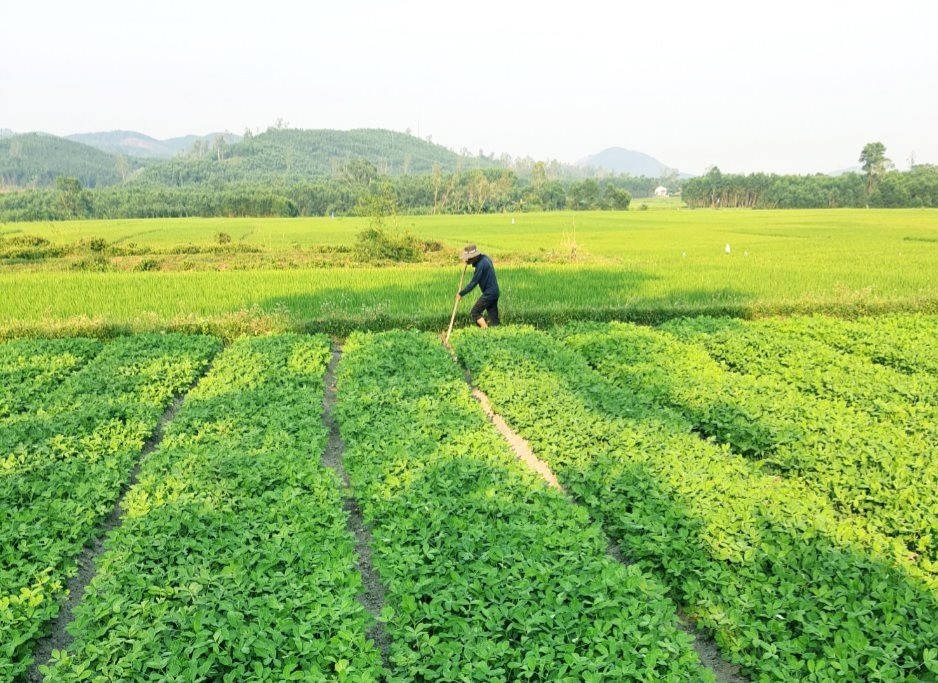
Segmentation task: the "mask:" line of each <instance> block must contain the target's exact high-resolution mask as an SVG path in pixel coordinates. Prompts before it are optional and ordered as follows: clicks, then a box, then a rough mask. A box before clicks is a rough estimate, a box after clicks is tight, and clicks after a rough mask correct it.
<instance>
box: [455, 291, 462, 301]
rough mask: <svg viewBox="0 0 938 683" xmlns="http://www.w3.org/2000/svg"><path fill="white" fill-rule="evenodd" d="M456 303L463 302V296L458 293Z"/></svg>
mask: <svg viewBox="0 0 938 683" xmlns="http://www.w3.org/2000/svg"><path fill="white" fill-rule="evenodd" d="M456 301H462V294H460V293H459V292H456Z"/></svg>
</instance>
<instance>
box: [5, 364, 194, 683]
mask: <svg viewBox="0 0 938 683" xmlns="http://www.w3.org/2000/svg"><path fill="white" fill-rule="evenodd" d="M211 369H212V363H211V361H209V362H208V363H206V365H205V367H204V368H203V369H202V371H201V372H200V373H199V374H198V376H197V377H196V378H195V379H194V380H192V382H191V383H190V384H189V386H188V387H186V388H185V389H184V390H183V391H181V392H179V393H178V394H177V395H176V396H175V397H174V398H173V400H172V402H171V403H170V404H169V407H168V408H166V410H165V411H163V414H162V415H161V416H160V419H159V422H157V425H156V428H155V429H154V430H153V433H152V434H151V435H150V437H149V438H148V439H147V440H146V441H145V442H144V444H143V448H141V449H140V454H139V455H138V456H137V457H136V459H135V460H134V464H133V467H132V468H131V470H130V476H129V477H128V478H127V481H125V482H124V484H123V485H122V486H121V489H120V493H119V494H118V496H117V499H116V500H115V501H114V505H113V506H112V507H111V511H110V512H108V514H107V516H105V518H104V519H103V520H102V521H101V523H100V524H99V525H98V527H97V529H96V530H95V534H94V537H93V538H92V540H91V541H90V545H88V544H86V545H85V547H84V548H83V549H82V551H81V554H80V555H79V556H78V571H77V573H76V574H75V575H74V576H72V577H71V578H70V579H69V580H68V581H67V582H66V584H65V586H66V589H67V590H68V598H67V599H66V600H65V602H64V603H62V604H61V606H60V608H59V613H58V615H57V616H56V617H55V619H54V620H53V621H52V623H51V628H50V631H49V633H48V634H47V635H45V636H43V637H42V638H41V639H39V641H38V642H37V643H36V647H35V648H34V649H33V663H32V664H31V665H30V667H29V669H28V670H27V671H26V673H25V674H24V675H23V680H24V681H28V682H29V683H37V682H38V681H42V680H44V675H43V674H42V673H41V672H40V671H39V667H40V666H46V665H48V663H49V660H50V659H51V658H52V652H53V651H55V650H64V649H65V648H66V647H68V645H69V644H70V643H71V642H72V637H71V636H70V635H69V633H68V631H67V630H66V629H67V628H68V625H69V624H70V623H71V622H72V619H73V615H72V610H73V609H74V608H75V606H76V605H77V604H78V603H80V602H81V599H82V597H84V594H85V590H86V589H87V587H88V584H89V583H91V581H92V579H94V577H95V574H96V571H95V562H96V561H97V559H98V556H99V555H101V554H102V553H103V552H104V540H105V538H106V537H107V535H108V534H109V533H110V532H111V530H113V529H115V528H117V527H119V526H120V525H121V521H122V519H123V510H122V507H121V506H122V505H123V503H124V498H125V497H126V496H127V493H128V491H130V489H131V488H133V486H134V485H135V484H136V483H137V477H138V476H139V474H140V467H141V466H142V465H143V462H144V461H145V460H146V459H147V456H149V455H150V454H151V453H152V452H153V451H155V450H156V449H157V447H158V446H159V445H160V443H162V441H163V437H164V436H165V434H166V426H167V425H168V424H169V423H170V422H172V421H173V419H174V418H175V417H176V413H178V412H179V408H180V407H181V406H182V403H183V401H185V399H186V396H188V395H189V392H190V391H192V389H193V388H195V386H196V385H197V384H198V383H199V382H200V381H201V380H202V378H204V377H205V376H206V375H207V374H208V373H209V372H210V371H211Z"/></svg>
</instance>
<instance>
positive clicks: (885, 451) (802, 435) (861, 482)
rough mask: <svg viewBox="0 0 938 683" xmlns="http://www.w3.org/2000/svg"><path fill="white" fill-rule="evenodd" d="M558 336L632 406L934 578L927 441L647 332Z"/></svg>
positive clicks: (934, 489) (933, 486)
mask: <svg viewBox="0 0 938 683" xmlns="http://www.w3.org/2000/svg"><path fill="white" fill-rule="evenodd" d="M558 334H559V336H561V337H562V338H563V339H564V342H565V343H566V344H567V345H568V346H570V347H571V348H574V349H576V350H577V351H578V353H580V354H581V355H582V356H583V357H584V358H585V359H586V360H587V361H588V362H589V364H590V366H592V367H593V368H594V369H596V370H597V371H598V372H599V373H600V374H601V375H603V376H604V377H606V378H607V379H608V380H609V381H610V382H612V383H613V384H615V385H616V386H618V387H621V388H623V389H626V390H628V391H629V392H631V393H632V394H633V395H634V397H635V400H645V401H647V402H648V403H649V405H650V406H651V409H652V410H653V409H654V408H657V407H660V406H667V407H669V408H672V409H674V410H676V411H678V412H679V413H680V414H681V416H682V417H683V418H684V419H686V421H687V425H686V428H687V429H688V430H691V429H694V430H697V431H699V432H702V433H703V434H705V435H707V436H708V437H711V438H712V439H714V440H716V441H718V442H721V443H727V444H729V445H730V446H731V447H732V448H733V450H734V451H736V452H738V453H742V454H743V455H746V456H749V457H753V458H757V459H761V460H762V462H764V463H766V464H768V465H770V466H771V469H770V471H773V472H777V473H782V474H792V475H797V476H799V477H801V479H802V480H803V481H804V482H805V483H806V484H807V485H808V486H809V487H810V488H812V489H813V490H815V491H816V492H818V493H819V494H821V495H824V496H827V497H828V498H829V499H830V500H831V501H832V502H833V503H834V505H835V507H836V508H837V509H838V510H839V511H842V512H845V513H846V514H848V515H858V516H862V517H864V518H865V520H866V521H867V522H868V523H869V525H870V528H871V529H875V530H877V531H879V532H881V533H883V534H885V535H887V536H896V537H898V538H901V539H903V541H904V542H905V543H906V544H907V546H908V548H909V550H910V552H911V553H913V554H914V555H913V559H914V557H915V556H917V555H921V556H922V558H921V565H922V569H923V571H926V572H928V573H930V574H931V575H933V576H936V577H938V538H933V537H932V535H933V534H935V531H936V529H938V467H936V464H938V458H934V457H933V456H932V451H933V450H934V448H935V445H934V443H932V442H930V441H929V440H928V439H925V438H923V437H922V436H921V435H915V434H912V435H910V434H908V433H906V432H905V431H904V430H902V429H900V428H899V427H896V426H895V425H893V424H891V423H889V422H883V421H881V420H878V419H876V418H873V417H871V416H869V415H868V414H866V413H864V412H862V411H858V410H855V409H853V408H851V407H849V406H847V405H845V404H844V403H843V402H841V401H835V400H826V399H821V398H817V397H816V396H812V395H810V394H805V393H803V392H801V391H798V390H797V389H794V388H792V387H791V386H789V385H788V384H787V383H785V382H783V381H782V380H781V379H779V378H778V377H777V376H774V375H742V374H737V373H734V372H730V371H728V370H727V369H726V368H724V367H723V366H722V365H720V364H719V363H717V362H715V361H714V360H713V359H712V358H710V356H709V355H708V354H707V352H706V351H705V350H704V349H702V348H700V347H698V346H695V345H690V344H685V343H682V342H680V341H678V340H676V339H674V338H673V337H671V336H670V335H667V334H665V333H663V332H659V331H656V330H653V329H649V328H642V327H637V326H634V325H623V324H617V323H613V324H612V325H592V326H588V327H587V326H572V327H568V328H565V329H563V330H560V331H559V332H558ZM675 421H676V422H679V421H680V420H679V419H676V418H675Z"/></svg>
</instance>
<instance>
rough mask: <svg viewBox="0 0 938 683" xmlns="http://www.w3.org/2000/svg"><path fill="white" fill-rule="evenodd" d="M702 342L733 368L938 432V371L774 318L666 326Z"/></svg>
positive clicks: (699, 320)
mask: <svg viewBox="0 0 938 683" xmlns="http://www.w3.org/2000/svg"><path fill="white" fill-rule="evenodd" d="M660 329H662V330H664V331H666V332H668V333H670V334H673V335H674V336H675V337H677V338H679V339H682V340H684V341H689V342H694V343H698V344H701V345H702V346H703V347H704V348H706V349H707V352H708V353H709V354H710V355H711V356H712V357H713V358H714V359H716V360H718V361H720V362H721V363H723V364H725V365H726V366H727V367H728V368H730V369H731V370H733V371H736V372H740V373H745V374H769V375H774V376H776V377H778V378H780V379H781V380H782V381H784V382H787V383H790V384H791V385H792V386H794V387H796V388H797V389H799V390H801V391H804V392H807V393H810V394H813V395H815V396H818V397H820V398H827V399H835V400H841V401H844V402H845V403H847V404H848V405H851V406H853V407H854V408H856V409H857V410H862V411H864V412H867V413H869V414H871V415H874V416H876V417H879V418H882V419H884V420H889V421H892V422H894V423H895V424H897V425H899V426H900V427H902V428H903V429H905V430H907V431H908V432H909V433H918V434H922V435H924V436H925V437H927V438H930V439H934V438H935V437H936V435H938V377H936V376H932V375H929V374H927V373H912V374H909V373H904V372H901V371H899V370H895V369H893V368H891V367H886V366H884V365H878V364H876V363H873V362H871V361H870V360H869V359H867V358H864V357H862V356H856V355H853V354H851V353H844V352H842V351H838V350H836V349H833V348H831V347H830V346H828V345H827V344H824V343H822V342H819V341H815V340H813V339H809V338H807V337H804V336H800V337H799V336H794V335H790V334H787V333H786V332H785V330H784V329H777V328H775V327H774V326H773V323H772V322H762V321H756V322H743V321H738V320H730V319H726V318H723V319H719V318H685V319H680V320H673V321H670V322H668V323H665V324H664V325H662V326H661V328H660Z"/></svg>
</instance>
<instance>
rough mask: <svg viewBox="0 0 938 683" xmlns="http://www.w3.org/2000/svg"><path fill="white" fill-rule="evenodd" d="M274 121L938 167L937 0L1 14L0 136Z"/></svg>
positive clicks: (15, 9) (201, 3)
mask: <svg viewBox="0 0 938 683" xmlns="http://www.w3.org/2000/svg"><path fill="white" fill-rule="evenodd" d="M278 117H282V118H283V119H284V120H286V121H288V122H289V123H290V125H291V126H294V127H302V128H355V127H363V126H368V127H382V128H392V129H396V130H404V129H406V128H411V129H412V130H413V132H415V133H416V132H417V130H418V126H419V132H420V135H421V136H423V137H426V136H427V135H431V134H432V136H433V140H434V142H439V143H442V144H445V145H447V146H449V147H453V148H455V149H457V150H459V149H461V148H462V147H466V148H468V149H470V150H472V151H473V152H475V151H477V150H478V149H480V148H481V149H484V150H485V151H486V153H488V152H492V151H494V152H496V153H501V152H508V153H509V154H512V155H531V156H534V157H536V158H546V157H553V158H559V159H561V160H564V161H573V160H576V159H578V158H580V157H582V156H585V155H586V154H589V153H593V152H596V151H599V150H600V149H602V148H604V147H608V146H613V145H618V146H623V147H628V148H631V149H637V150H640V151H643V152H646V153H649V154H651V155H653V156H655V157H657V158H659V159H660V160H661V161H663V162H664V163H666V164H669V165H671V166H676V167H678V168H680V169H681V170H685V171H689V172H700V171H702V170H703V169H704V168H705V167H707V166H709V165H712V164H717V165H719V166H720V167H721V168H722V169H723V170H724V171H755V170H767V171H777V172H804V171H812V172H813V171H830V170H833V169H837V168H841V167H844V166H851V165H853V164H855V163H856V158H857V156H858V154H859V151H860V148H861V147H862V146H863V144H864V143H865V142H868V141H870V140H881V141H882V142H884V143H885V144H886V146H887V154H888V156H890V157H891V158H892V159H893V160H894V161H895V162H896V164H897V166H899V167H900V168H905V167H906V166H907V165H908V159H909V156H910V154H911V153H913V152H914V153H915V157H916V159H917V160H918V161H921V162H934V163H938V125H936V122H938V0H916V1H912V0H891V1H890V2H868V1H867V0H836V1H835V0H813V1H811V2H807V1H804V0H786V1H784V2H778V1H774V0H773V1H767V0H763V1H762V2H759V1H758V0H747V1H735V0H734V1H727V0H709V1H707V2H702V1H701V0H694V1H691V2H685V1H684V0H675V1H672V2H667V3H656V2H648V1H647V0H646V1H644V2H627V1H624V0H618V1H612V2H593V1H590V0H581V1H580V2H564V3H555V2H550V1H548V0H533V1H529V0H524V1H522V2H512V1H510V0H501V1H500V2H496V1H492V0H472V2H459V3H456V2H443V1H440V0H437V1H435V2H430V1H423V0H414V1H408V2H378V1H377V0H344V1H339V0H333V1H331V2H317V1H308V2H284V1H280V0H268V1H267V2H236V1H233V0H227V1H225V2H215V1H208V0H188V1H186V2H181V1H178V0H160V1H159V2H142V1H139V0H122V1H120V2H117V1H95V0H86V1H85V2H43V1H41V0H32V1H29V2H24V1H19V0H3V2H2V10H0V127H3V128H12V129H13V130H16V131H27V130H43V131H47V132H50V133H56V134H67V133H73V132H85V131H94V130H111V129H115V128H124V129H131V130H139V131H141V132H144V133H147V134H150V135H154V136H156V137H170V136H175V135H182V134H185V133H205V132H209V131H214V130H221V129H228V130H231V131H233V132H238V133H240V132H242V131H243V130H244V128H245V127H250V128H252V129H253V128H261V129H264V128H266V127H267V126H269V125H271V124H272V123H273V122H274V121H275V120H276V119H277V118H278Z"/></svg>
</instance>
